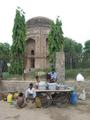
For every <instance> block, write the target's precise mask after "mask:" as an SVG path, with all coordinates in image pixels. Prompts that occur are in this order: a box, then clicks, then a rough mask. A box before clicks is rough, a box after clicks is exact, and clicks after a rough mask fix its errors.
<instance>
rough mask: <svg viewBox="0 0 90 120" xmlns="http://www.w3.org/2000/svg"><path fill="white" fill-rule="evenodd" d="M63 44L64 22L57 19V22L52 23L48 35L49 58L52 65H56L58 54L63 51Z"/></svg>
mask: <svg viewBox="0 0 90 120" xmlns="http://www.w3.org/2000/svg"><path fill="white" fill-rule="evenodd" d="M63 43H64V39H63V31H62V22H61V21H60V20H59V18H58V17H57V19H56V22H54V21H52V23H51V29H50V32H49V35H48V52H49V55H48V56H49V61H50V63H51V64H52V65H55V55H56V52H59V51H63Z"/></svg>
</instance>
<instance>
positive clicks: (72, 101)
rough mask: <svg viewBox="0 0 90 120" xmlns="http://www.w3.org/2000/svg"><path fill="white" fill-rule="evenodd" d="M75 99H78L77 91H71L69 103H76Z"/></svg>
mask: <svg viewBox="0 0 90 120" xmlns="http://www.w3.org/2000/svg"><path fill="white" fill-rule="evenodd" d="M77 101H78V97H77V93H76V92H75V91H73V92H72V93H71V95H70V103H71V104H73V105H75V104H77Z"/></svg>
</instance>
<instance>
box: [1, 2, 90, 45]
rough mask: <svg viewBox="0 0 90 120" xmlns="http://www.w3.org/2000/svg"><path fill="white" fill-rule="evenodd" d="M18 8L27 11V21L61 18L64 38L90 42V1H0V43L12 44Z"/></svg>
mask: <svg viewBox="0 0 90 120" xmlns="http://www.w3.org/2000/svg"><path fill="white" fill-rule="evenodd" d="M17 6H19V7H21V8H22V9H23V10H24V11H25V13H26V14H25V17H26V20H28V19H30V18H32V17H36V16H44V17H48V18H50V19H52V20H55V19H56V17H57V16H60V18H61V20H62V23H63V32H64V36H67V37H70V38H72V39H73V40H75V41H76V42H78V43H82V44H84V42H85V41H86V40H90V0H0V42H3V43H4V42H8V43H10V44H11V43H12V28H13V21H14V17H15V11H16V8H17Z"/></svg>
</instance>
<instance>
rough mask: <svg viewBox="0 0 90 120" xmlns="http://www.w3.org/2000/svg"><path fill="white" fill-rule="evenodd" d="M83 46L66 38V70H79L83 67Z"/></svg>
mask: <svg viewBox="0 0 90 120" xmlns="http://www.w3.org/2000/svg"><path fill="white" fill-rule="evenodd" d="M82 48H83V47H82V45H81V44H80V43H77V42H75V41H74V40H72V39H70V38H67V37H65V38H64V52H65V63H66V64H65V65H66V68H68V69H69V68H77V67H79V66H80V65H81V61H82Z"/></svg>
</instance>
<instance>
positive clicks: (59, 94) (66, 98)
mask: <svg viewBox="0 0 90 120" xmlns="http://www.w3.org/2000/svg"><path fill="white" fill-rule="evenodd" d="M71 92H72V89H60V90H36V96H37V97H39V98H40V99H41V103H42V106H43V107H48V106H50V105H52V104H53V105H56V106H57V107H62V106H64V105H66V104H69V103H70V93H71Z"/></svg>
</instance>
